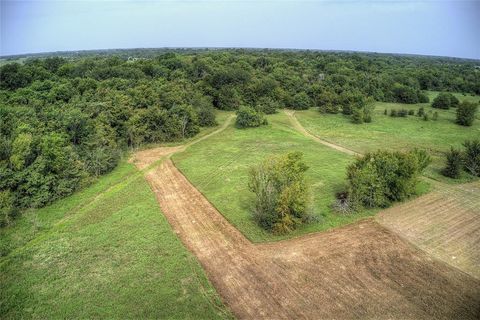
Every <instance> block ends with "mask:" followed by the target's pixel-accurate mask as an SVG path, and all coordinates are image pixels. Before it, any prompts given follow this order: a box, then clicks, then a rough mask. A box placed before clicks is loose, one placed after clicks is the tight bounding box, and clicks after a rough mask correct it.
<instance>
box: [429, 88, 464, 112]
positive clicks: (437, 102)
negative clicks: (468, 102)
mask: <svg viewBox="0 0 480 320" xmlns="http://www.w3.org/2000/svg"><path fill="white" fill-rule="evenodd" d="M459 103H460V101H459V100H458V99H457V97H455V96H454V95H453V94H451V93H446V92H441V93H439V94H438V96H436V97H435V99H433V102H432V108H438V109H445V110H448V109H450V108H456V107H458V104H459Z"/></svg>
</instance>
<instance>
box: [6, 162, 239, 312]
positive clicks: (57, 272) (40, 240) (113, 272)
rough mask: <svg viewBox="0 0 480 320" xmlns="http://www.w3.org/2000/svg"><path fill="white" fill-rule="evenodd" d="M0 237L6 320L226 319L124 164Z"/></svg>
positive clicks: (139, 177)
mask: <svg viewBox="0 0 480 320" xmlns="http://www.w3.org/2000/svg"><path fill="white" fill-rule="evenodd" d="M0 236H1V237H0V240H1V244H2V253H3V256H2V257H1V258H0V287H1V288H2V290H1V294H0V314H2V318H4V319H5V318H46V319H48V318H122V319H123V318H162V319H165V318H176V319H200V318H201V319H207V318H208V319H216V318H230V317H231V316H230V314H229V313H228V312H227V311H226V309H225V308H224V307H223V306H222V303H221V301H220V300H219V297H218V296H217V294H216V292H215V291H214V289H213V287H212V286H211V284H210V283H209V282H208V280H207V278H206V276H205V274H204V272H203V270H202V269H201V267H200V265H199V263H198V262H197V260H196V259H195V258H194V257H193V256H192V255H191V254H190V253H189V252H188V251H187V250H186V249H185V248H184V247H183V245H182V244H181V242H180V240H178V238H177V237H176V236H175V234H174V233H173V232H172V230H171V228H170V225H169V224H168V222H167V221H166V219H165V218H164V216H163V215H162V214H161V212H160V208H159V207H158V204H157V202H156V200H155V196H154V195H153V193H152V192H151V190H150V188H149V186H148V184H147V183H146V181H145V180H144V179H143V174H139V173H138V171H137V170H136V169H135V168H134V167H133V166H132V165H130V164H127V163H122V164H121V165H120V166H119V167H118V168H117V169H116V170H114V171H113V172H112V173H111V174H109V175H106V176H104V177H102V178H100V179H99V181H98V182H97V183H95V184H94V185H92V186H91V187H89V188H86V189H84V190H83V191H81V192H78V193H76V194H74V195H72V196H70V197H68V198H65V199H63V200H60V201H57V202H56V203H54V204H53V205H51V206H49V207H45V208H43V209H39V210H31V211H30V212H28V213H27V214H25V215H23V216H22V217H21V218H20V219H19V220H17V222H16V224H15V225H14V226H11V227H9V228H5V229H2V230H1V234H0Z"/></svg>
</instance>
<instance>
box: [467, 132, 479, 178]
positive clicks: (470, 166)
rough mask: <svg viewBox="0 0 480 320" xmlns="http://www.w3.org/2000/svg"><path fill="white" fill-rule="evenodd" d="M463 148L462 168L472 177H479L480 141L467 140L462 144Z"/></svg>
mask: <svg viewBox="0 0 480 320" xmlns="http://www.w3.org/2000/svg"><path fill="white" fill-rule="evenodd" d="M463 146H464V147H465V153H464V166H465V169H466V170H467V171H468V172H469V173H470V174H471V175H473V176H476V177H480V140H479V139H476V140H469V141H465V142H464V143H463Z"/></svg>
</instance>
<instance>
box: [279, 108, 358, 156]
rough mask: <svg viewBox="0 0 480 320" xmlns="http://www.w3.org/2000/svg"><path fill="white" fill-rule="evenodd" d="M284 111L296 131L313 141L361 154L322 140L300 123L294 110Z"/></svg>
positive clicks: (348, 152)
mask: <svg viewBox="0 0 480 320" xmlns="http://www.w3.org/2000/svg"><path fill="white" fill-rule="evenodd" d="M284 111H285V114H286V115H287V116H288V118H289V119H290V122H291V123H292V125H293V127H294V128H295V129H296V130H297V131H298V132H300V133H301V134H303V135H304V136H305V137H307V138H310V139H313V140H315V141H317V142H318V143H321V144H323V145H325V146H327V147H330V148H332V149H335V150H338V151H340V152H343V153H346V154H349V155H352V156H361V155H362V154H361V153H358V152H356V151H353V150H351V149H348V148H345V147H342V146H340V145H338V144H335V143H331V142H328V141H326V140H323V139H322V138H320V137H318V136H316V135H314V134H312V133H310V132H309V131H307V129H305V127H304V126H302V124H301V123H300V122H299V121H298V119H297V117H296V116H295V111H292V110H284Z"/></svg>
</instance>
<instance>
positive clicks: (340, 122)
mask: <svg viewBox="0 0 480 320" xmlns="http://www.w3.org/2000/svg"><path fill="white" fill-rule="evenodd" d="M436 94H438V93H436V92H429V96H430V100H432V99H433V98H434V97H435V96H436ZM456 96H457V97H458V98H459V99H460V100H468V101H478V100H479V99H480V97H479V96H470V95H466V96H464V95H462V94H456ZM420 107H424V109H425V112H427V113H428V114H429V116H430V120H429V121H424V120H423V119H422V118H421V117H417V116H416V115H415V116H408V117H406V118H400V117H396V118H394V117H391V116H390V110H391V109H397V110H399V109H407V110H410V109H413V110H415V114H416V113H417V111H418V109H419V108H420ZM385 109H387V111H388V115H384V111H385ZM434 112H438V120H431V118H432V115H433V113H434ZM455 113H456V109H453V108H451V109H449V110H441V109H434V108H432V107H431V106H430V103H423V104H414V105H408V104H398V103H383V102H377V103H376V105H375V114H374V120H373V122H372V123H365V124H360V125H357V124H353V123H352V122H351V120H350V118H349V117H346V116H343V115H341V114H337V115H332V114H321V113H319V112H318V110H317V109H314V108H312V109H309V110H306V111H297V112H296V113H295V115H296V117H297V119H298V120H299V121H300V123H301V124H302V125H303V126H304V127H305V129H307V130H308V131H309V132H310V133H312V134H314V135H316V136H318V137H320V138H322V139H324V140H326V141H329V142H332V143H335V144H338V145H341V146H343V147H346V148H349V149H351V150H354V151H356V152H359V153H366V152H370V151H375V150H377V149H388V150H408V149H412V148H421V149H425V150H427V151H428V152H429V154H430V155H431V156H432V164H431V165H430V167H429V168H427V170H426V172H425V174H426V175H427V176H428V177H430V178H433V179H436V180H441V181H446V182H453V181H455V180H452V179H449V178H446V177H444V176H442V175H441V170H442V168H443V166H444V161H445V160H444V158H445V157H444V152H445V151H447V150H449V149H450V147H455V148H460V147H461V146H462V143H463V141H465V140H467V139H474V138H479V137H480V120H479V116H478V115H477V119H476V120H475V122H474V124H473V126H472V127H463V126H460V125H457V124H455V117H456V114H455ZM470 179H472V177H470V176H468V175H466V174H464V175H463V176H462V179H459V180H456V181H460V182H465V181H468V180H470Z"/></svg>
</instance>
